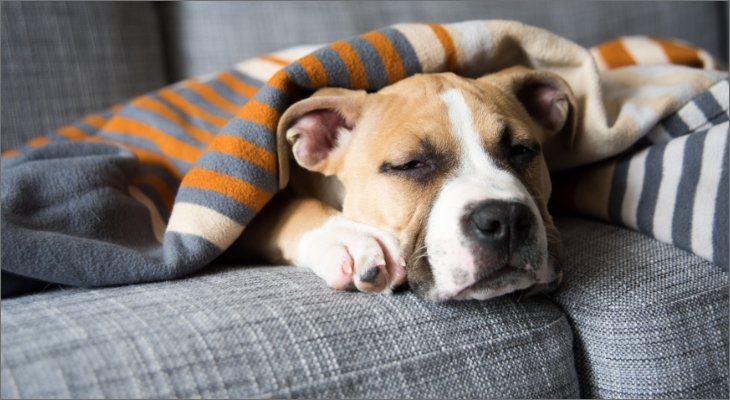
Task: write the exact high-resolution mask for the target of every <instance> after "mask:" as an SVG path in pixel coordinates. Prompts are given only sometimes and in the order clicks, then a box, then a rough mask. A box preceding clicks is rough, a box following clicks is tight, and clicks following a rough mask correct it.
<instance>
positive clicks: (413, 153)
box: [239, 67, 576, 301]
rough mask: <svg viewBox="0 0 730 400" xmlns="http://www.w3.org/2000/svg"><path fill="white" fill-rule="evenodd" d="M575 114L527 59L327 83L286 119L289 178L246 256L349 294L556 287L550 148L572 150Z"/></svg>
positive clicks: (441, 294) (568, 99) (468, 295)
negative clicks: (380, 82)
mask: <svg viewBox="0 0 730 400" xmlns="http://www.w3.org/2000/svg"><path fill="white" fill-rule="evenodd" d="M574 110H575V98H574V95H573V93H572V92H571V89H570V87H569V85H568V84H567V83H566V82H565V81H564V80H563V79H561V78H560V77H559V76H558V75H556V74H553V73H550V72H546V71H537V70H530V69H527V68H524V67H512V68H509V69H506V70H503V71H501V72H497V73H493V74H489V75H486V76H484V77H481V78H478V79H470V78H465V77H461V76H457V75H455V74H453V73H440V74H420V75H415V76H412V77H409V78H406V79H403V80H401V81H399V82H397V83H395V84H393V85H390V86H387V87H385V88H383V89H381V90H380V91H377V92H374V93H366V92H365V91H357V90H349V89H340V88H325V89H321V90H318V91H317V92H315V93H314V94H313V95H312V96H311V97H309V98H306V99H304V100H301V101H299V102H297V103H295V104H293V105H292V106H291V107H289V108H288V109H287V110H286V111H285V112H284V114H283V115H282V117H281V118H280V121H279V125H278V132H277V134H278V140H279V142H280V143H281V144H284V146H283V147H281V148H280V149H281V150H280V151H286V152H288V153H289V154H290V155H291V157H290V159H291V161H290V164H291V165H289V166H287V165H286V163H284V164H281V165H280V167H282V168H289V169H290V183H289V184H288V186H287V188H286V189H285V190H282V191H281V192H280V193H278V194H276V195H275V196H274V198H273V199H272V201H271V202H270V203H269V204H268V205H267V206H266V207H264V209H263V210H262V211H261V213H260V214H259V215H257V216H256V218H254V220H253V221H252V223H251V224H250V225H249V226H248V227H247V228H246V230H245V231H244V233H243V235H242V237H241V238H240V240H239V246H242V248H241V249H240V251H243V253H244V254H246V255H248V256H257V257H259V258H263V259H264V260H266V261H269V262H271V263H286V264H293V265H296V266H302V267H307V268H310V269H311V270H312V271H314V273H315V274H317V275H318V276H319V277H321V278H322V279H324V281H325V282H326V283H327V285H329V286H330V287H333V288H336V289H342V290H359V291H363V292H372V293H391V292H392V291H393V290H394V289H396V288H398V287H401V286H405V285H406V284H407V286H410V288H411V289H412V290H413V291H415V292H416V293H417V294H419V295H421V296H424V297H426V298H428V299H432V300H435V301H444V300H457V299H477V300H484V299H488V298H492V297H495V296H500V295H503V294H506V293H510V292H514V291H523V290H526V289H528V288H529V289H530V290H531V291H546V290H551V289H553V288H554V287H556V286H557V285H558V284H559V282H560V280H561V277H562V273H561V270H560V267H559V258H560V237H559V234H558V231H557V230H556V228H555V226H554V224H553V221H552V218H551V215H550V214H549V213H548V209H547V201H548V199H549V197H550V191H551V183H550V176H549V173H548V169H547V165H546V162H545V157H544V156H543V153H542V149H543V146H545V145H546V142H560V143H563V145H567V146H570V143H571V142H572V140H573V138H574V135H575V130H576V116H575V111H574Z"/></svg>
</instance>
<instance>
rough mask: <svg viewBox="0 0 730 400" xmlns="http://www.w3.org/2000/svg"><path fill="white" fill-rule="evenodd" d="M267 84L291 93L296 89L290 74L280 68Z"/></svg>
mask: <svg viewBox="0 0 730 400" xmlns="http://www.w3.org/2000/svg"><path fill="white" fill-rule="evenodd" d="M266 85H267V86H271V87H272V88H274V89H277V90H280V91H282V92H284V93H286V94H291V93H292V92H293V90H294V83H292V81H291V79H289V74H288V73H287V72H286V71H285V70H283V69H280V70H279V71H277V72H276V73H275V74H274V76H272V77H271V78H269V80H268V81H267V82H266Z"/></svg>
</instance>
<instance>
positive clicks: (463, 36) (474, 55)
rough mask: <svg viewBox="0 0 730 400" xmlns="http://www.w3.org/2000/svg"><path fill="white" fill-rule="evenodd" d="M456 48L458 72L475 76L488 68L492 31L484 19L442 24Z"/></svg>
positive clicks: (491, 48) (482, 73)
mask: <svg viewBox="0 0 730 400" xmlns="http://www.w3.org/2000/svg"><path fill="white" fill-rule="evenodd" d="M444 28H445V29H446V31H447V32H449V34H450V35H451V38H452V39H453V41H454V47H455V48H456V60H457V65H459V71H458V72H459V73H461V74H463V75H466V76H469V77H476V76H480V75H484V73H485V72H486V71H487V69H489V67H488V66H489V65H490V62H489V61H490V59H491V58H492V54H493V47H492V33H491V32H490V30H489V27H488V26H487V24H486V23H485V22H484V21H467V22H460V23H456V24H448V25H444Z"/></svg>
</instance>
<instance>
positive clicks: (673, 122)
mask: <svg viewBox="0 0 730 400" xmlns="http://www.w3.org/2000/svg"><path fill="white" fill-rule="evenodd" d="M661 125H662V127H664V129H665V130H666V131H667V133H668V134H669V136H671V137H675V138H676V137H680V136H682V135H685V134H687V133H688V132H689V130H690V129H689V125H687V124H686V123H685V122H684V120H683V119H682V117H680V116H679V113H674V114H672V116H670V117H668V118H666V119H664V121H662V122H661Z"/></svg>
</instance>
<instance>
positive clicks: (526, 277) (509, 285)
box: [448, 265, 537, 299]
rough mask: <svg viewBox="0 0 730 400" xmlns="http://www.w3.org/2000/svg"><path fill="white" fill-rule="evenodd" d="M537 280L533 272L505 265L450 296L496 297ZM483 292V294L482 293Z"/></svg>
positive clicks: (459, 297)
mask: <svg viewBox="0 0 730 400" xmlns="http://www.w3.org/2000/svg"><path fill="white" fill-rule="evenodd" d="M536 281H537V280H536V279H535V276H534V274H533V273H531V272H528V271H525V269H524V268H518V267H514V266H511V265H504V266H502V267H500V268H497V269H495V270H494V271H493V272H491V273H489V274H487V275H485V276H483V277H479V278H478V279H477V280H476V281H475V282H474V283H472V284H469V285H467V286H466V287H464V288H462V289H461V290H459V291H458V292H457V293H455V294H453V295H450V296H448V298H450V299H469V298H474V297H475V296H476V297H477V298H481V297H483V296H486V297H485V298H490V297H495V296H498V295H501V294H504V293H507V292H512V291H515V290H520V289H525V288H527V287H529V286H532V284H534V283H535V282H536ZM480 294H481V295H480Z"/></svg>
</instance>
